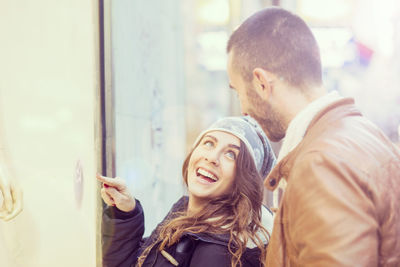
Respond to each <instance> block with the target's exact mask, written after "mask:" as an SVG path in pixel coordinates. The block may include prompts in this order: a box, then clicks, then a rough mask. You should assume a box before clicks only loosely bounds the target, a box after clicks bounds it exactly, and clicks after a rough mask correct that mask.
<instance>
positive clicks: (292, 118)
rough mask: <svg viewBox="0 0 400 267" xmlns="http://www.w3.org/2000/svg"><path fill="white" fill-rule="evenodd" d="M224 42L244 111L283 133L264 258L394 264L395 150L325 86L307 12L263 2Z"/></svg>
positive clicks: (398, 159)
mask: <svg viewBox="0 0 400 267" xmlns="http://www.w3.org/2000/svg"><path fill="white" fill-rule="evenodd" d="M227 51H228V57H229V58H228V75H229V79H230V86H231V88H232V89H234V90H236V92H237V94H238V97H239V100H240V102H241V108H242V112H243V113H245V114H249V115H251V116H253V117H254V118H255V119H257V120H258V122H259V123H260V124H261V126H262V127H263V129H264V131H265V132H266V134H267V135H268V137H269V138H270V139H271V140H272V141H279V140H281V139H283V138H284V137H285V138H284V140H283V144H282V148H281V151H280V154H279V157H278V163H277V165H276V166H275V168H274V169H273V170H272V172H271V173H270V175H269V176H268V177H267V179H266V180H265V185H266V187H267V188H268V189H270V190H274V189H275V188H276V187H277V186H278V184H279V183H280V181H281V180H284V181H285V182H286V189H285V193H284V194H283V196H282V198H281V201H280V206H279V209H278V211H277V213H276V217H275V222H274V230H273V233H272V236H271V240H270V243H269V246H268V252H267V256H266V262H265V263H266V265H267V266H324V267H326V266H400V208H399V206H400V152H399V150H398V148H396V147H395V146H394V145H393V143H392V142H391V141H390V140H389V139H388V138H387V137H386V136H385V135H384V134H383V133H382V132H381V131H380V130H379V129H378V128H377V127H376V126H374V125H373V124H372V123H371V122H369V121H368V120H367V119H366V118H364V117H363V116H362V114H361V113H360V111H359V110H358V109H357V108H356V107H355V106H354V101H353V100H352V99H350V98H343V97H340V96H339V94H338V93H337V92H332V93H329V94H328V93H327V92H326V90H325V89H324V88H323V85H322V75H321V63H320V55H319V48H318V45H317V43H316V41H315V39H314V37H313V34H312V33H311V31H310V29H309V28H308V26H307V25H306V24H305V22H304V21H303V20H302V19H301V18H299V17H298V16H296V15H294V14H292V13H290V12H288V11H285V10H283V9H280V8H268V9H265V10H262V11H260V12H257V13H255V14H254V15H253V16H251V17H250V18H248V19H247V20H246V21H245V22H244V23H243V24H242V25H240V27H239V28H238V29H237V30H236V31H235V32H234V33H233V34H232V36H231V37H230V40H229V42H228V47H227ZM378 89H379V88H378Z"/></svg>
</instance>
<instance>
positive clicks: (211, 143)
mask: <svg viewBox="0 0 400 267" xmlns="http://www.w3.org/2000/svg"><path fill="white" fill-rule="evenodd" d="M204 145H205V146H206V147H212V146H213V145H214V143H213V142H211V141H205V142H204Z"/></svg>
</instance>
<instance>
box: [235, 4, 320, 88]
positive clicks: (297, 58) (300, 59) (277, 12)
mask: <svg viewBox="0 0 400 267" xmlns="http://www.w3.org/2000/svg"><path fill="white" fill-rule="evenodd" d="M231 51H234V57H233V66H234V68H235V69H236V70H238V71H240V73H241V75H242V77H243V79H244V80H245V81H247V82H250V81H252V79H253V73H252V72H253V70H254V69H255V68H257V67H259V68H262V69H265V70H267V71H270V72H272V73H274V74H276V75H278V76H279V77H280V78H283V79H284V80H285V81H286V82H287V83H288V84H290V85H292V86H295V87H299V88H303V89H304V88H308V87H312V86H321V85H322V70H321V59H320V53H319V48H318V45H317V42H316V40H315V38H314V36H313V34H312V32H311V30H310V28H309V27H308V26H307V24H306V23H305V22H304V21H303V20H302V19H301V18H300V17H298V16H297V15H295V14H293V13H291V12H289V11H286V10H284V9H282V8H277V7H271V8H266V9H263V10H261V11H259V12H257V13H255V14H254V15H252V16H251V17H249V18H248V19H247V20H245V21H244V22H243V23H242V24H241V25H240V26H239V28H237V29H236V30H235V31H234V32H233V33H232V35H231V37H230V39H229V42H228V46H227V52H228V53H229V52H231Z"/></svg>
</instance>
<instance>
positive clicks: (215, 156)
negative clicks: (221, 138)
mask: <svg viewBox="0 0 400 267" xmlns="http://www.w3.org/2000/svg"><path fill="white" fill-rule="evenodd" d="M205 158H206V160H207V161H208V162H210V163H213V164H215V165H216V166H218V165H219V153H218V151H216V150H213V151H209V152H208V153H207V155H206V157H205Z"/></svg>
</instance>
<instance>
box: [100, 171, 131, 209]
mask: <svg viewBox="0 0 400 267" xmlns="http://www.w3.org/2000/svg"><path fill="white" fill-rule="evenodd" d="M96 178H97V180H99V181H100V182H102V183H103V188H102V189H101V197H102V198H103V200H104V202H105V203H106V204H107V205H109V206H116V207H117V208H118V209H119V210H121V211H125V212H130V211H132V210H134V209H135V206H136V201H135V198H133V197H132V196H131V194H130V193H129V190H128V188H127V187H126V183H125V180H124V179H122V178H120V177H115V178H110V177H105V176H101V175H100V174H97V175H96Z"/></svg>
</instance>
